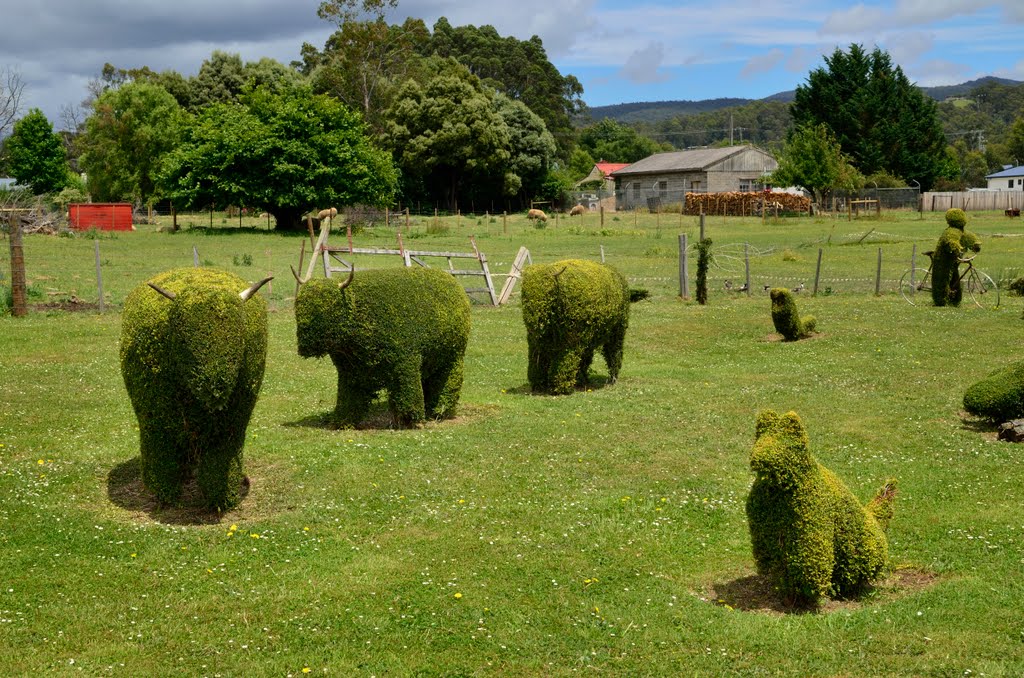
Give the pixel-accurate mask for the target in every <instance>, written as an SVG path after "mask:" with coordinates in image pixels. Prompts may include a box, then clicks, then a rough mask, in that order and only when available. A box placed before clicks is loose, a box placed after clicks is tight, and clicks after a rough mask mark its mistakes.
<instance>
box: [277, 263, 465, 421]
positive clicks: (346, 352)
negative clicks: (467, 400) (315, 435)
mask: <svg viewBox="0 0 1024 678" xmlns="http://www.w3.org/2000/svg"><path fill="white" fill-rule="evenodd" d="M295 320H296V322H297V334H298V347H299V355H300V356H302V357H304V358H309V357H322V356H325V355H329V356H330V357H331V360H332V361H333V362H334V366H335V367H336V368H337V370H338V399H337V404H336V406H335V409H334V420H335V423H336V424H337V425H338V426H342V427H351V426H355V425H357V424H358V423H359V422H361V421H362V420H363V419H365V418H366V415H367V413H368V412H369V409H370V404H371V403H372V402H373V399H374V398H375V396H376V394H377V392H378V391H381V390H386V391H387V396H388V406H389V408H390V410H391V414H392V416H393V417H394V418H395V421H396V422H397V423H399V424H400V425H402V426H413V425H416V424H418V423H420V422H422V421H424V420H425V419H427V418H431V419H440V418H443V417H450V416H453V415H454V414H455V408H456V406H457V405H458V402H459V395H460V393H461V391H462V375H463V357H464V355H465V353H466V345H467V343H468V342H469V326H470V314H469V298H468V297H467V296H466V292H465V290H464V289H463V288H462V285H460V284H459V282H458V281H457V280H456V279H455V277H454V276H452V275H451V274H450V273H446V272H444V271H441V270H438V269H429V268H393V269H379V270H370V271H359V273H356V274H353V275H352V276H350V277H349V278H348V281H347V282H342V283H340V284H339V283H338V281H337V280H330V279H327V278H318V279H315V280H311V281H309V282H308V283H306V284H304V285H303V286H302V288H301V289H300V290H299V295H298V297H297V298H296V300H295Z"/></svg>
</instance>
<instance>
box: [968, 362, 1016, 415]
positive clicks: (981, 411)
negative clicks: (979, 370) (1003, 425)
mask: <svg viewBox="0 0 1024 678" xmlns="http://www.w3.org/2000/svg"><path fill="white" fill-rule="evenodd" d="M964 409H965V410H967V411H968V412H969V413H971V414H973V415H975V416H979V417H985V418H987V419H992V420H994V421H997V422H1002V421H1009V420H1011V419H1019V418H1020V417H1024V361H1019V362H1015V363H1012V364H1010V365H1007V366H1006V367H1001V368H999V369H998V370H995V371H994V372H992V373H991V374H989V375H988V376H987V377H985V378H984V379H982V380H981V381H979V382H977V383H975V384H973V385H972V386H971V387H970V388H968V389H967V392H966V393H964Z"/></svg>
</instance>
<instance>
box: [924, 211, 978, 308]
mask: <svg viewBox="0 0 1024 678" xmlns="http://www.w3.org/2000/svg"><path fill="white" fill-rule="evenodd" d="M946 224H947V226H946V230H944V231H943V232H942V235H941V236H939V242H938V244H936V246H935V251H934V252H933V253H932V255H931V256H932V303H933V304H934V305H935V306H959V305H960V302H961V300H962V299H963V289H962V287H961V285H960V275H959V270H960V259H961V258H962V257H963V256H964V255H965V254H966V253H967V252H969V251H970V252H980V251H981V243H979V242H978V236H976V235H975V234H974V233H971V232H970V231H967V230H965V228H966V226H967V215H966V214H965V213H964V211H963V210H961V209H957V208H954V209H951V210H947V211H946Z"/></svg>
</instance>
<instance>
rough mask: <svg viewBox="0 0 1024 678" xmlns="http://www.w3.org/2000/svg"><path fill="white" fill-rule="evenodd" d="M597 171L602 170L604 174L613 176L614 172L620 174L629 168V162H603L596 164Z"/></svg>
mask: <svg viewBox="0 0 1024 678" xmlns="http://www.w3.org/2000/svg"><path fill="white" fill-rule="evenodd" d="M594 166H595V167H597V169H599V170H601V172H602V173H603V174H606V175H607V174H611V173H612V172H618V171H619V170H620V169H622V168H623V167H629V163H628V162H604V161H603V160H602V161H600V162H597V163H595V165H594Z"/></svg>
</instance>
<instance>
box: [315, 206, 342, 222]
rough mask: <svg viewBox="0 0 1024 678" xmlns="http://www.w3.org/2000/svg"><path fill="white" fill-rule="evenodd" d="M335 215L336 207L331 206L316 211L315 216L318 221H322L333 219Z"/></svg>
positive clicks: (336, 214)
mask: <svg viewBox="0 0 1024 678" xmlns="http://www.w3.org/2000/svg"><path fill="white" fill-rule="evenodd" d="M336 216H338V208H337V207H332V208H330V209H326V210H320V211H319V212H317V213H316V218H317V219H319V220H320V221H323V220H324V219H333V218H334V217H336Z"/></svg>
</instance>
